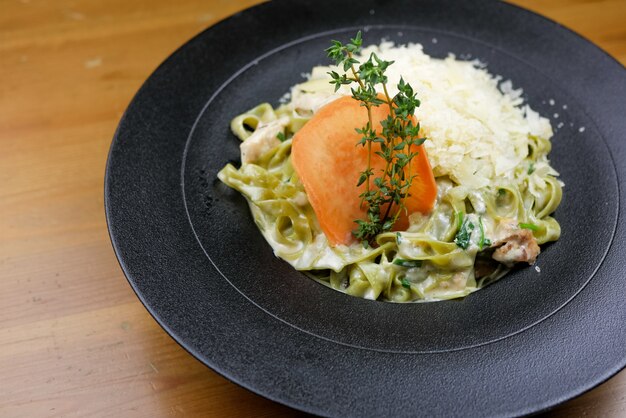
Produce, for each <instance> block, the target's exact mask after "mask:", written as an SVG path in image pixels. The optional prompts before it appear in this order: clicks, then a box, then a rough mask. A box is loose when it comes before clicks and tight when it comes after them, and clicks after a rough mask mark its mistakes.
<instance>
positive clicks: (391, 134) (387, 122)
mask: <svg viewBox="0 0 626 418" xmlns="http://www.w3.org/2000/svg"><path fill="white" fill-rule="evenodd" d="M362 44H363V40H362V37H361V32H360V31H359V32H358V33H357V34H356V37H355V38H354V39H350V42H348V43H346V44H343V43H342V42H340V41H332V42H331V46H330V48H328V49H326V52H327V54H328V57H329V58H331V59H332V60H333V61H334V62H335V64H336V65H337V66H338V67H340V68H343V71H344V73H343V74H339V73H338V72H336V71H331V72H329V74H330V76H331V78H332V81H331V84H334V85H335V91H337V90H339V88H341V86H343V85H351V89H350V90H351V92H352V97H353V98H354V99H356V100H358V101H360V102H361V106H364V107H365V108H366V109H367V115H368V122H367V124H366V125H365V126H363V127H360V128H356V132H357V133H359V134H360V135H361V138H360V139H359V141H358V143H357V145H359V146H363V147H366V148H367V167H366V168H365V170H364V171H362V172H361V173H360V176H359V179H358V182H357V185H356V187H359V186H361V185H363V184H365V191H363V193H361V194H360V195H359V197H360V198H361V206H366V207H367V217H366V219H365V220H361V219H358V220H355V222H356V224H357V229H356V230H354V231H353V234H354V236H355V237H357V238H358V239H360V240H362V241H363V242H364V244H365V243H367V242H373V239H374V237H376V235H378V234H380V233H382V232H387V231H390V230H391V229H392V228H393V225H394V224H395V223H396V221H397V220H398V218H399V216H400V214H401V213H402V211H406V205H405V202H406V199H407V197H409V196H410V193H409V190H410V188H411V184H412V181H413V179H414V178H415V174H412V173H411V164H410V162H411V160H412V159H413V158H414V157H415V156H416V155H417V153H418V152H417V151H415V150H414V148H413V147H414V146H418V145H421V144H423V143H424V141H425V140H426V138H423V137H420V125H419V123H416V122H415V119H414V117H413V116H414V115H415V109H416V108H417V107H419V105H420V101H419V99H417V94H416V93H415V91H413V88H412V87H411V85H410V84H409V83H407V82H405V81H404V79H402V78H400V82H399V83H398V84H397V88H398V93H397V94H396V95H395V96H393V97H391V96H390V95H389V91H388V89H387V84H388V81H389V80H388V78H387V76H386V75H385V71H386V70H387V68H388V67H389V66H390V65H392V64H393V61H385V60H383V59H380V58H379V57H378V56H377V55H376V54H375V53H372V54H370V56H369V58H368V59H367V61H365V62H360V61H359V60H358V59H356V58H355V56H356V55H358V54H359V53H360V52H361V46H362ZM377 87H379V88H378V89H377ZM379 91H382V93H379ZM383 104H386V105H387V106H388V107H389V115H388V116H387V118H386V119H384V120H382V121H380V127H378V126H374V125H375V124H374V121H373V119H372V108H373V107H378V106H380V105H383ZM374 144H378V147H374V146H373V145H374ZM372 153H374V154H376V155H378V156H379V157H381V158H382V159H383V160H384V161H385V168H384V169H382V170H377V171H378V172H377V171H375V170H374V169H373V167H372ZM372 186H374V187H372Z"/></svg>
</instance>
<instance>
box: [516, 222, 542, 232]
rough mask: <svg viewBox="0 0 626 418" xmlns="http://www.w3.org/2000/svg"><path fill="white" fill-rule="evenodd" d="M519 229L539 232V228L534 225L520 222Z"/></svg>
mask: <svg viewBox="0 0 626 418" xmlns="http://www.w3.org/2000/svg"><path fill="white" fill-rule="evenodd" d="M519 227H520V228H522V229H530V230H531V231H539V227H538V226H537V225H535V224H530V223H523V222H520V224H519Z"/></svg>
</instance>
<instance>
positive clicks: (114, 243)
mask: <svg viewBox="0 0 626 418" xmlns="http://www.w3.org/2000/svg"><path fill="white" fill-rule="evenodd" d="M267 4H268V3H263V4H259V5H256V6H254V7H252V8H251V9H247V10H245V11H241V12H238V13H236V14H234V15H232V16H230V17H227V18H225V19H223V20H221V21H220V22H218V23H217V24H216V25H214V26H212V27H210V28H208V29H205V30H204V31H202V32H200V33H199V34H197V35H195V36H194V37H192V38H191V39H190V40H189V41H188V42H187V43H185V44H184V45H183V46H181V47H179V48H178V49H177V50H176V51H174V52H173V53H172V54H171V55H170V56H169V57H168V58H167V59H166V60H164V61H163V62H162V63H161V64H160V65H159V66H158V67H157V68H156V69H155V70H154V71H153V72H152V73H151V75H150V77H152V76H153V75H154V74H155V73H156V72H158V71H159V69H160V68H161V67H162V66H164V65H166V64H167V62H168V61H169V60H170V59H172V57H174V56H175V55H176V54H177V53H178V52H179V51H180V50H181V49H183V48H184V47H185V46H186V45H187V44H188V43H189V42H192V41H193V40H195V39H197V38H199V37H201V36H202V35H203V34H204V33H205V32H207V31H209V30H212V29H214V28H216V27H218V26H219V25H221V24H222V23H223V22H224V21H226V20H228V19H230V18H232V17H234V16H237V15H239V14H241V13H245V12H248V11H250V10H252V9H256V8H260V7H263V6H266V5H267ZM505 4H507V5H508V6H512V7H515V8H517V9H521V10H523V11H524V12H526V13H529V14H531V15H533V16H535V17H540V18H542V19H545V20H547V21H550V22H552V23H554V24H555V25H556V26H558V27H560V28H563V29H566V30H568V31H569V32H571V33H572V34H574V35H576V36H577V37H579V38H581V39H582V40H583V41H585V42H586V43H588V44H590V45H592V46H593V47H595V48H596V49H599V50H600V51H601V52H602V53H603V54H605V55H606V56H608V57H609V58H610V59H611V60H613V61H614V62H616V63H618V64H619V65H620V66H621V67H622V68H624V66H623V65H621V63H619V61H617V60H616V59H615V58H614V57H613V56H611V55H610V54H608V53H607V52H606V51H604V50H603V49H601V48H599V47H598V46H597V45H595V44H593V43H592V42H591V41H589V40H588V39H586V38H585V37H583V36H582V35H580V34H578V33H576V32H574V31H572V30H571V29H569V28H567V27H566V26H563V25H560V24H559V23H557V22H555V21H553V20H551V19H549V18H547V17H545V16H541V15H539V14H537V13H535V12H532V11H530V10H527V9H524V8H522V7H520V6H517V5H514V4H510V3H505ZM145 85H146V84H145V83H144V85H142V86H141V88H140V89H139V90H138V92H137V93H136V94H135V96H134V97H133V99H132V100H131V102H130V104H129V107H128V108H127V110H126V111H125V113H124V114H123V116H122V118H121V119H120V123H119V125H118V127H117V129H116V131H115V134H114V136H113V142H112V145H111V148H110V149H109V154H108V157H107V163H106V169H105V178H104V209H105V217H106V222H107V230H108V233H109V236H110V239H111V242H112V246H113V249H114V252H115V254H116V258H117V259H118V262H119V263H120V267H121V268H122V270H123V272H124V274H125V276H126V277H127V279H128V281H129V283H130V284H131V287H132V288H133V291H134V292H135V293H136V294H137V296H138V298H139V299H140V301H141V302H142V304H143V305H144V306H145V307H146V309H147V310H148V312H149V313H150V314H151V315H152V316H153V317H154V318H155V320H156V321H157V322H158V323H159V324H160V326H161V327H163V328H164V330H165V331H166V332H167V333H168V334H169V335H170V336H171V337H172V338H173V339H174V341H176V342H177V343H178V344H179V345H180V346H181V347H182V348H183V349H185V350H186V351H187V352H189V353H190V354H191V355H192V356H194V357H196V358H197V359H198V360H199V361H201V362H202V363H203V364H206V365H208V366H209V367H211V368H212V369H213V370H215V371H216V372H217V373H219V374H221V375H222V376H224V377H227V378H228V379H229V380H231V381H233V382H234V383H236V384H238V385H240V386H241V387H244V388H246V389H248V390H250V391H252V392H254V393H257V394H259V395H261V396H263V397H266V398H268V399H271V400H273V401H275V402H278V403H281V404H283V405H287V406H290V407H296V408H298V409H299V410H303V409H302V406H301V405H295V406H294V405H290V404H288V403H285V402H283V401H282V400H280V399H276V398H274V397H273V396H269V395H268V394H265V393H260V392H258V391H256V390H255V388H253V387H248V386H247V385H245V384H244V383H243V382H239V381H237V380H236V379H233V378H232V377H229V376H226V375H224V374H223V373H221V371H220V370H219V368H217V367H215V365H211V364H209V363H210V362H207V359H206V357H205V356H203V355H202V354H201V353H198V352H196V351H195V350H194V349H193V348H192V347H188V346H187V344H186V343H185V342H184V341H182V339H180V337H179V336H177V333H176V332H175V331H174V330H172V329H171V328H170V327H169V326H168V325H167V324H166V323H165V321H164V320H163V319H162V318H160V317H159V315H158V313H157V312H154V311H153V309H152V308H151V307H150V306H149V304H148V302H147V301H146V300H145V299H144V298H143V296H142V295H141V294H140V293H139V290H138V289H137V287H136V284H135V282H134V281H133V280H132V274H131V272H130V270H129V268H128V266H127V265H126V263H125V262H124V260H123V256H122V252H121V249H120V244H119V243H118V242H117V239H116V238H115V236H114V232H113V230H112V225H111V219H110V217H111V213H110V212H111V207H110V199H109V196H110V177H109V173H110V166H111V161H112V154H113V152H114V147H115V145H116V143H117V142H118V140H119V133H120V129H121V127H122V125H123V123H124V121H125V119H126V116H127V112H130V111H131V109H132V105H133V103H134V102H135V101H136V98H137V96H138V95H139V94H140V93H141V92H142V90H143V89H144V87H145ZM618 216H619V215H618ZM619 221H620V220H619V219H618V221H617V223H618V224H619ZM625 365H626V361H625V363H624V364H622V365H621V367H618V368H617V369H615V370H614V371H612V372H611V373H609V374H608V375H606V376H605V377H604V378H603V380H601V381H599V382H598V383H597V384H595V385H594V386H591V387H589V388H588V389H586V390H585V391H583V392H580V393H579V394H578V395H574V396H579V395H580V394H582V393H585V392H587V391H589V390H592V389H593V388H595V387H597V386H598V385H600V384H602V383H603V382H605V381H606V380H608V379H610V378H611V377H612V376H614V375H615V374H617V373H619V371H620V370H621V369H622V368H624V366H625ZM570 399H571V397H567V398H564V399H563V400H562V401H561V402H560V403H557V404H554V405H549V406H546V407H544V409H541V410H535V411H527V412H524V413H541V412H545V411H548V410H551V409H554V408H555V407H557V406H558V405H560V404H562V403H564V402H566V401H568V400H570ZM305 412H311V413H319V412H318V411H305Z"/></svg>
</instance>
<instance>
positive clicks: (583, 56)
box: [105, 0, 626, 416]
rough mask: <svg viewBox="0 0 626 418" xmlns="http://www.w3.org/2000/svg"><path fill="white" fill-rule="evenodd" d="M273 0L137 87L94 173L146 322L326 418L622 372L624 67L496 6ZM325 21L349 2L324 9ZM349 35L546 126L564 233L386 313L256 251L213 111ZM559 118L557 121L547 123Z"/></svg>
mask: <svg viewBox="0 0 626 418" xmlns="http://www.w3.org/2000/svg"><path fill="white" fill-rule="evenodd" d="M355 4H356V3H353V2H350V1H347V0H341V1H340V0H334V1H332V2H330V1H329V2H318V1H313V0H311V1H289V2H287V1H276V2H273V3H269V4H264V5H261V6H258V7H254V8H252V9H249V10H247V11H245V12H243V13H240V14H238V15H235V16H233V17H231V18H229V19H227V20H225V21H223V22H221V23H219V24H217V25H215V26H214V27H212V28H210V29H208V30H206V31H205V32H203V33H201V34H200V35H198V36H197V37H195V38H194V39H192V40H191V41H189V42H188V43H187V44H185V45H184V46H183V47H181V48H180V49H179V50H178V51H177V52H176V53H174V54H173V55H172V56H171V57H170V58H168V59H167V60H166V61H165V62H164V63H163V64H162V65H161V66H160V67H159V68H158V69H157V70H156V71H155V72H154V74H153V75H152V76H151V77H150V78H149V79H148V81H146V83H145V84H144V85H143V87H142V88H141V90H140V91H139V92H138V93H137V96H136V97H135V98H134V100H133V102H132V103H131V105H130V106H129V108H128V110H127V111H126V114H125V115H124V117H123V118H122V121H121V123H120V126H119V129H118V131H117V133H116V135H115V139H114V141H113V145H112V146H111V152H110V156H109V161H108V167H107V174H106V190H105V195H106V212H107V219H108V223H109V230H110V234H111V239H112V241H113V245H114V247H115V250H116V252H117V255H118V258H119V260H120V263H121V265H122V268H123V269H124V272H125V273H126V276H127V277H128V280H129V281H130V283H131V285H132V286H133V288H134V289H135V291H136V292H137V294H138V296H139V298H140V299H141V300H142V302H143V303H144V304H145V306H146V307H147V309H148V310H149V311H150V313H152V315H153V316H154V317H155V318H156V320H157V321H158V322H159V323H160V324H161V325H162V326H163V328H165V330H166V331H167V332H168V333H170V334H171V335H172V337H173V338H174V339H175V340H176V341H178V342H179V343H180V344H181V345H182V346H183V347H185V348H186V349H187V350H188V351H189V352H190V353H191V354H193V355H194V356H195V357H197V358H198V359H199V360H200V361H202V362H203V363H205V364H206V365H208V366H209V367H211V368H213V369H214V370H216V371H217V372H219V373H221V374H222V375H224V376H226V377H228V378H229V379H231V380H232V381H234V382H236V383H238V384H240V385H242V386H244V387H246V388H248V389H250V390H252V391H254V392H256V393H258V394H261V395H263V396H265V397H267V398H270V399H273V400H275V401H277V402H281V403H283V404H286V405H289V406H292V407H294V408H298V409H301V410H304V411H308V412H312V413H316V414H321V415H333V416H365V415H382V416H401V415H418V414H419V415H424V416H435V415H446V416H453V415H457V416H471V415H518V414H526V413H532V412H536V411H539V410H543V409H546V408H549V407H551V406H554V405H556V404H558V403H560V402H563V401H565V400H567V399H570V398H572V397H574V396H576V395H579V394H581V393H582V392H584V391H586V390H589V389H590V388H592V387H594V386H596V385H598V384H599V383H601V382H602V381H604V380H606V379H607V378H609V377H610V376H612V375H613V374H615V373H617V372H618V371H619V370H620V369H621V368H623V367H624V365H625V364H626V351H625V350H624V347H625V346H626V327H625V326H624V324H625V323H626V304H625V303H624V295H625V294H626V277H625V276H626V274H625V271H626V268H625V263H624V261H625V260H624V258H625V257H624V251H623V249H621V245H623V242H624V240H625V238H626V229H625V228H626V223H625V222H624V217H623V213H620V206H621V205H624V196H623V194H622V192H621V188H622V187H623V185H624V177H625V176H626V167H625V164H624V163H623V162H624V161H626V142H625V140H624V138H625V136H626V118H625V117H624V109H626V100H625V97H626V71H624V68H623V67H622V66H621V65H619V64H618V63H617V62H616V61H614V60H613V59H611V58H610V57H609V56H608V55H606V54H605V53H604V52H602V51H601V50H599V49H598V48H597V47H595V46H594V45H592V44H590V43H589V42H587V41H585V40H584V39H582V38H580V37H579V36H577V35H575V34H574V33H572V32H570V31H569V30H567V29H564V28H563V27H561V26H559V25H558V24H555V23H554V22H551V21H549V20H546V19H544V18H542V17H539V16H537V15H534V14H532V13H529V12H527V11H524V10H521V9H518V8H516V7H514V6H510V5H507V4H503V3H494V2H486V1H479V2H462V1H434V0H433V1H422V2H416V1H408V0H406V1H401V0H394V1H385V2H383V1H375V0H363V1H360V2H359V3H358V6H355ZM337 10H350V12H349V13H338V12H337ZM357 29H363V30H364V35H365V38H366V40H367V41H369V42H376V43H377V42H379V41H380V39H381V38H383V37H385V38H387V39H391V40H394V41H397V42H401V43H402V42H420V43H422V44H423V45H424V48H425V50H426V52H427V53H429V54H431V55H433V56H436V57H444V56H446V55H447V54H448V53H449V52H452V53H454V54H456V55H457V56H459V57H465V58H478V59H480V60H481V61H483V62H486V63H487V64H488V68H489V71H490V72H492V73H495V74H499V75H501V76H503V77H504V78H505V79H511V80H514V84H515V86H516V87H522V88H523V89H524V92H525V98H526V100H527V101H528V103H530V105H531V106H532V107H533V108H534V109H536V110H538V111H539V112H540V113H541V114H543V115H547V116H550V117H551V118H552V119H553V120H552V124H553V126H554V127H556V128H557V130H556V134H555V137H554V140H553V151H552V154H551V160H552V162H553V165H554V166H555V167H556V169H557V170H558V171H560V173H561V175H562V179H563V180H564V181H565V183H566V188H565V197H564V201H563V203H562V205H561V206H560V207H559V209H558V211H557V213H556V214H555V216H556V218H557V219H558V220H559V222H560V223H561V226H562V229H563V235H562V238H561V239H560V240H559V241H558V242H557V243H555V244H553V245H551V246H548V247H547V248H545V249H544V252H543V253H542V255H541V257H540V259H539V263H538V265H539V267H540V268H541V272H537V271H536V270H535V269H534V268H524V269H519V270H517V271H515V272H513V273H511V274H509V275H508V276H507V277H505V278H504V279H502V280H501V281H499V282H497V283H496V284H494V285H492V286H489V287H487V288H485V289H483V290H481V291H479V292H477V293H474V294H472V295H471V296H469V297H467V298H466V299H465V300H462V301H449V302H438V303H425V304H424V303H423V304H391V303H380V302H372V301H367V300H361V299H358V298H353V297H350V296H346V295H343V294H341V293H338V292H336V291H333V290H331V289H328V288H326V287H324V286H322V285H319V284H317V283H316V282H314V281H312V280H310V279H308V278H307V277H305V276H304V275H302V274H300V273H298V272H296V271H294V270H293V269H292V268H291V267H290V266H288V265H287V264H286V263H284V262H282V261H280V260H278V259H277V258H275V257H274V256H273V254H272V251H271V249H270V247H269V246H268V244H267V243H266V242H265V241H264V240H263V238H262V236H261V234H260V233H259V232H258V231H257V228H256V227H255V225H254V222H253V220H252V218H251V216H250V214H249V211H248V208H247V206H246V204H245V201H244V199H243V198H242V197H241V196H240V195H238V194H237V193H235V192H233V191H231V190H230V189H228V188H227V187H225V186H223V185H222V184H220V182H219V181H218V180H217V179H216V173H217V171H218V170H219V169H220V168H221V167H223V166H224V165H225V164H226V163H227V162H229V161H231V162H237V160H238V141H237V140H236V139H235V137H234V136H233V135H232V134H231V133H230V131H229V121H230V119H231V118H232V117H233V116H235V115H237V114H239V113H241V112H242V111H243V110H245V109H248V108H250V107H253V106H254V105H256V104H257V103H259V102H262V101H269V102H272V103H277V101H278V99H279V97H280V96H281V95H282V94H283V93H284V92H286V91H287V90H288V88H289V87H290V86H291V85H293V84H295V83H297V82H299V81H301V80H302V78H301V73H302V72H305V71H308V70H309V69H310V68H311V67H312V66H314V65H316V64H322V63H327V62H328V61H327V59H326V58H325V56H324V53H323V49H324V48H325V47H326V46H327V45H328V43H329V40H330V39H331V38H342V39H346V38H347V37H348V36H351V35H353V34H354V33H355V32H356V30H357ZM555 114H558V117H557V115H555Z"/></svg>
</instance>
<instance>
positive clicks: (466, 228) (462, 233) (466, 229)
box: [454, 212, 474, 250]
mask: <svg viewBox="0 0 626 418" xmlns="http://www.w3.org/2000/svg"><path fill="white" fill-rule="evenodd" d="M461 213H462V212H461ZM473 230H474V224H473V223H472V222H470V221H469V220H468V219H467V218H466V219H465V220H464V221H463V223H462V224H461V228H459V231H458V232H457V233H456V236H455V237H454V243H455V244H456V245H457V246H459V247H461V248H463V249H464V250H467V248H468V247H469V245H470V240H471V238H472V231H473Z"/></svg>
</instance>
